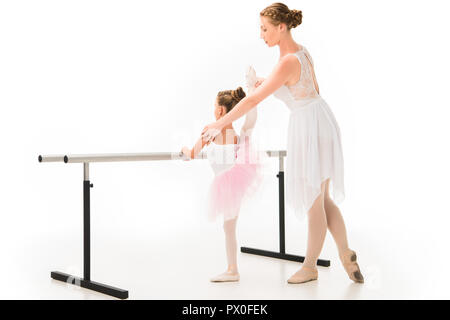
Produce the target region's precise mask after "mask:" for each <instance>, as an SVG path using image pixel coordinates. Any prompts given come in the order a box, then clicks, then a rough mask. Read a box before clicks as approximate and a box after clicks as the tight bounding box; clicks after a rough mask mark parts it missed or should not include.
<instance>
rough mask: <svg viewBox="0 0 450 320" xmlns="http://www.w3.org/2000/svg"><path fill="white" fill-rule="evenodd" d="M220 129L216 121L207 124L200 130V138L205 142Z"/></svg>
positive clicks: (212, 137)
mask: <svg viewBox="0 0 450 320" xmlns="http://www.w3.org/2000/svg"><path fill="white" fill-rule="evenodd" d="M221 131H222V128H221V126H220V125H219V123H218V121H216V122H213V123H210V124H208V125H207V126H206V127H205V128H203V131H202V138H203V140H205V141H206V142H210V141H212V140H213V139H214V138H215V137H216V136H218V135H219V134H220V132H221Z"/></svg>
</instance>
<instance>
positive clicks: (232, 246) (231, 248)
mask: <svg viewBox="0 0 450 320" xmlns="http://www.w3.org/2000/svg"><path fill="white" fill-rule="evenodd" d="M237 219H238V218H237V217H236V218H235V219H231V220H226V221H224V223H223V230H224V232H225V249H226V251H227V262H228V269H227V272H230V273H233V274H237V273H238V267H237V240H236V224H237Z"/></svg>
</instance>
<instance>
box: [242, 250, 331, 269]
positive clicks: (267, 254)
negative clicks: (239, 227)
mask: <svg viewBox="0 0 450 320" xmlns="http://www.w3.org/2000/svg"><path fill="white" fill-rule="evenodd" d="M241 252H243V253H249V254H255V255H258V256H263V257H269V258H277V259H282V260H289V261H295V262H303V261H304V260H305V257H303V256H295V255H293V254H288V253H281V252H275V251H267V250H261V249H253V248H247V247H241ZM317 265H318V266H321V267H329V266H330V260H322V259H317Z"/></svg>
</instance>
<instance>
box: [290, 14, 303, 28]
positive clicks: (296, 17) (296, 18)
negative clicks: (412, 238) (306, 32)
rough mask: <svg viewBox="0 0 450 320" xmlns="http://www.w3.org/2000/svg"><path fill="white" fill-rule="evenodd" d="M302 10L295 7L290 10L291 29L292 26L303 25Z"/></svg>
mask: <svg viewBox="0 0 450 320" xmlns="http://www.w3.org/2000/svg"><path fill="white" fill-rule="evenodd" d="M302 17H303V16H302V11H301V10H295V9H292V10H291V11H290V12H289V18H290V19H289V20H290V25H289V29H291V28H295V27H297V26H299V25H301V24H302Z"/></svg>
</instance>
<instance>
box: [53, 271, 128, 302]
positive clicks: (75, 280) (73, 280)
mask: <svg viewBox="0 0 450 320" xmlns="http://www.w3.org/2000/svg"><path fill="white" fill-rule="evenodd" d="M50 276H51V278H52V279H54V280H58V281H62V282H66V283H70V284H73V285H75V286H78V287H81V288H85V289H90V290H93V291H97V292H100V293H104V294H107V295H109V296H113V297H116V298H119V299H128V291H127V290H123V289H119V288H115V287H111V286H108V285H106V284H102V283H98V282H95V281H92V280H84V279H83V278H79V277H75V276H72V275H70V274H67V273H63V272H59V271H52V272H51V273H50Z"/></svg>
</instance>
